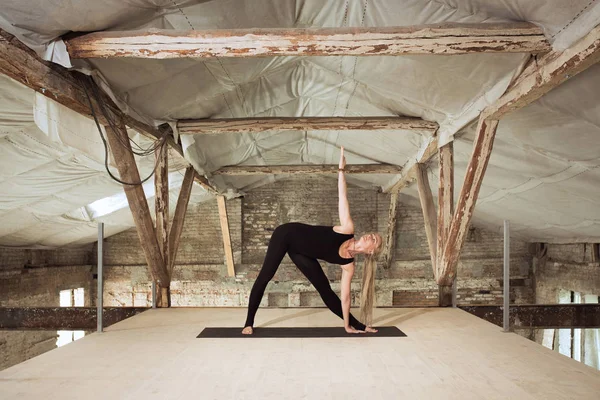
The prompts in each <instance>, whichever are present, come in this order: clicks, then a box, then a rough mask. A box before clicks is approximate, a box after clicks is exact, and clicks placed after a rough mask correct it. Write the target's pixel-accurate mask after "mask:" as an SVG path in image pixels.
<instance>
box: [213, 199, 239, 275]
mask: <svg viewBox="0 0 600 400" xmlns="http://www.w3.org/2000/svg"><path fill="white" fill-rule="evenodd" d="M217 205H218V206H219V221H220V222H221V232H222V234H223V251H224V252H225V260H226V263H227V275H229V276H235V267H234V265H233V251H232V249H231V236H230V235H229V220H228V218H227V207H226V206H225V196H217Z"/></svg>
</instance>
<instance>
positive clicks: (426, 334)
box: [0, 308, 600, 400]
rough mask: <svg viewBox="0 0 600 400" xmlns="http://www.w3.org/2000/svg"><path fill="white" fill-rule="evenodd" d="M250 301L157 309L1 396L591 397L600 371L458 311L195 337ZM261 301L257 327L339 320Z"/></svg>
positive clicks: (13, 377) (26, 368) (16, 376)
mask: <svg viewBox="0 0 600 400" xmlns="http://www.w3.org/2000/svg"><path fill="white" fill-rule="evenodd" d="M245 312H246V311H245V309H233V308H210V309H209V308H189V309H185V308H178V309H164V310H150V311H147V312H144V313H143V314H140V315H137V316H135V317H132V318H130V319H128V320H125V321H122V322H119V323H117V324H115V325H113V326H112V327H110V328H108V329H107V332H105V333H102V334H92V335H90V336H87V337H85V338H83V339H81V340H79V341H77V342H75V343H71V344H69V345H67V346H65V347H62V348H59V349H56V350H53V351H51V352H48V353H46V354H43V355H41V356H39V357H36V358H34V359H31V360H29V361H26V362H24V363H22V364H19V365H16V366H14V367H11V368H9V369H6V370H4V371H2V372H0V393H1V396H0V397H2V399H44V400H47V399H61V400H66V399H76V398H77V399H145V400H148V399H203V400H207V399H265V400H266V399H278V400H279V399H311V400H312V399H344V400H347V399H365V398H368V399H386V400H387V399H400V398H405V399H420V398H423V399H438V398H446V399H481V398H486V399H507V398H510V399H534V398H535V399H579V398H582V399H584V398H585V399H592V398H597V396H598V393H600V372H598V371H596V370H594V369H592V368H590V367H587V366H585V365H583V364H580V363H578V362H576V361H573V360H571V359H569V358H567V357H564V356H562V355H559V354H557V353H555V352H552V351H550V350H548V349H546V348H544V347H542V346H540V345H537V344H536V343H533V342H531V341H529V340H527V339H524V338H522V337H520V336H518V335H516V334H513V333H503V332H502V331H501V330H500V329H499V328H498V327H496V326H494V325H492V324H490V323H487V322H485V321H483V320H480V319H478V318H477V317H475V316H472V315H470V314H468V313H466V312H464V311H461V310H458V309H437V308H434V309H389V308H388V309H377V310H376V313H375V319H376V324H381V325H395V326H398V327H399V328H400V329H401V330H402V331H404V332H405V333H406V334H407V335H408V337H404V338H376V339H375V338H369V337H366V336H365V337H364V338H361V339H358V340H357V339H356V338H349V339H346V338H321V339H272V338H270V339H259V338H253V339H249V340H248V339H245V338H244V339H227V340H224V339H202V340H200V339H196V336H197V335H198V333H199V332H200V331H201V330H202V329H203V328H204V327H207V326H239V325H240V324H241V323H242V322H243V321H244V319H245ZM339 323H340V320H339V319H337V317H335V316H334V315H333V314H331V313H330V312H329V311H328V310H326V309H261V310H259V312H258V315H257V319H256V325H257V326H337V325H339Z"/></svg>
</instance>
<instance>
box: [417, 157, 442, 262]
mask: <svg viewBox="0 0 600 400" xmlns="http://www.w3.org/2000/svg"><path fill="white" fill-rule="evenodd" d="M417 186H418V189H419V200H420V201H421V209H422V210H423V220H424V221H425V234H426V235H427V244H428V246H429V255H430V257H431V269H432V270H433V273H434V274H435V264H436V263H435V260H436V251H437V247H436V246H437V240H436V236H437V228H436V216H435V205H434V204H433V194H432V193H431V186H429V178H428V177H427V165H425V164H417Z"/></svg>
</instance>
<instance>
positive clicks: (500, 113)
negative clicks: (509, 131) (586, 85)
mask: <svg viewBox="0 0 600 400" xmlns="http://www.w3.org/2000/svg"><path fill="white" fill-rule="evenodd" d="M598 61H600V26H598V27H596V28H594V29H592V30H591V31H590V33H588V34H587V35H586V36H585V37H584V38H583V39H581V40H580V41H578V42H577V43H575V44H574V45H573V46H572V47H570V48H568V49H566V50H564V51H560V52H559V51H557V52H551V53H549V54H547V55H545V56H544V57H543V58H542V59H541V60H540V61H539V62H538V63H535V64H532V65H531V66H530V67H529V68H527V69H525V71H524V72H523V73H522V74H521V75H520V76H519V78H518V80H517V81H516V82H515V83H514V84H513V85H512V86H511V88H510V89H509V90H508V91H507V92H506V93H504V95H502V97H500V98H499V99H498V100H497V101H496V102H494V104H493V105H491V106H489V107H487V108H486V109H485V110H484V111H483V113H482V116H483V118H485V119H491V120H494V119H496V120H497V119H500V118H502V117H504V116H505V115H506V114H508V113H510V112H513V111H515V110H518V109H520V108H523V107H525V106H526V105H528V104H530V103H532V102H534V101H535V100H537V99H539V98H540V97H542V96H543V95H544V94H546V93H548V92H549V91H550V90H552V89H554V88H555V87H557V86H559V85H560V84H561V83H563V82H565V81H566V80H567V79H570V78H572V77H574V76H575V75H577V74H579V73H581V72H583V71H584V70H586V69H587V68H589V67H591V66H592V65H594V64H595V63H597V62H598Z"/></svg>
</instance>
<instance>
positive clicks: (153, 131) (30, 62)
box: [0, 29, 217, 194]
mask: <svg viewBox="0 0 600 400" xmlns="http://www.w3.org/2000/svg"><path fill="white" fill-rule="evenodd" d="M0 73H2V74H4V75H6V76H8V77H10V78H12V79H14V80H15V81H17V82H19V83H21V84H22V85H24V86H26V87H28V88H30V89H33V90H35V91H36V92H38V93H41V94H43V95H44V96H46V97H48V98H50V99H52V100H54V101H56V102H57V103H59V104H62V105H63V106H65V107H67V108H69V109H71V110H73V111H75V112H77V113H79V114H81V115H85V116H86V117H88V118H92V110H91V108H90V105H89V101H88V98H87V95H86V90H87V92H88V93H89V94H90V98H91V102H92V106H93V108H94V110H95V111H96V116H97V118H98V120H99V122H100V124H102V125H104V126H108V125H109V123H108V120H107V119H106V117H105V116H104V114H103V113H101V112H100V110H101V107H100V104H99V101H100V102H101V103H102V104H103V105H104V107H105V108H106V109H107V110H108V112H109V113H110V114H111V115H115V116H116V117H117V119H119V120H122V121H123V122H124V123H125V125H127V126H129V127H131V128H133V129H135V130H136V131H138V132H140V133H141V134H143V135H145V136H147V137H148V138H150V139H155V140H156V139H161V138H163V137H164V136H165V135H166V137H167V143H168V144H169V146H170V147H171V148H173V149H174V150H175V151H176V153H177V154H176V155H179V156H180V157H181V158H183V150H182V148H181V146H180V145H179V144H178V143H177V142H175V139H174V138H173V135H172V134H171V133H170V128H166V130H163V129H158V128H154V127H151V126H149V125H147V124H144V123H143V122H140V121H138V120H136V119H134V118H132V117H130V116H128V115H126V114H123V112H121V110H120V109H119V107H117V105H116V104H114V102H113V101H112V100H111V98H110V97H109V96H108V95H106V94H105V93H104V92H102V90H100V89H99V88H96V89H95V92H96V93H100V96H99V99H96V98H95V96H93V95H92V93H93V92H94V89H93V87H92V85H94V83H93V82H91V81H90V80H89V79H88V78H86V77H85V75H83V74H81V73H79V72H75V71H69V70H67V69H66V68H64V67H61V66H60V65H58V64H54V63H50V62H47V61H43V60H41V59H40V58H39V57H38V56H37V54H35V53H34V52H33V50H31V49H29V48H28V47H27V46H25V45H24V44H22V43H21V42H20V41H19V40H18V39H16V38H15V37H14V36H12V35H11V34H9V33H8V32H6V31H3V30H2V29H0ZM186 163H187V161H186ZM197 181H198V183H199V184H201V185H202V186H203V187H204V188H205V189H206V190H208V191H209V192H211V193H213V194H214V193H217V190H216V188H214V187H213V186H212V185H211V184H210V183H209V182H208V180H207V179H206V178H204V177H199V179H198V180H197Z"/></svg>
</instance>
